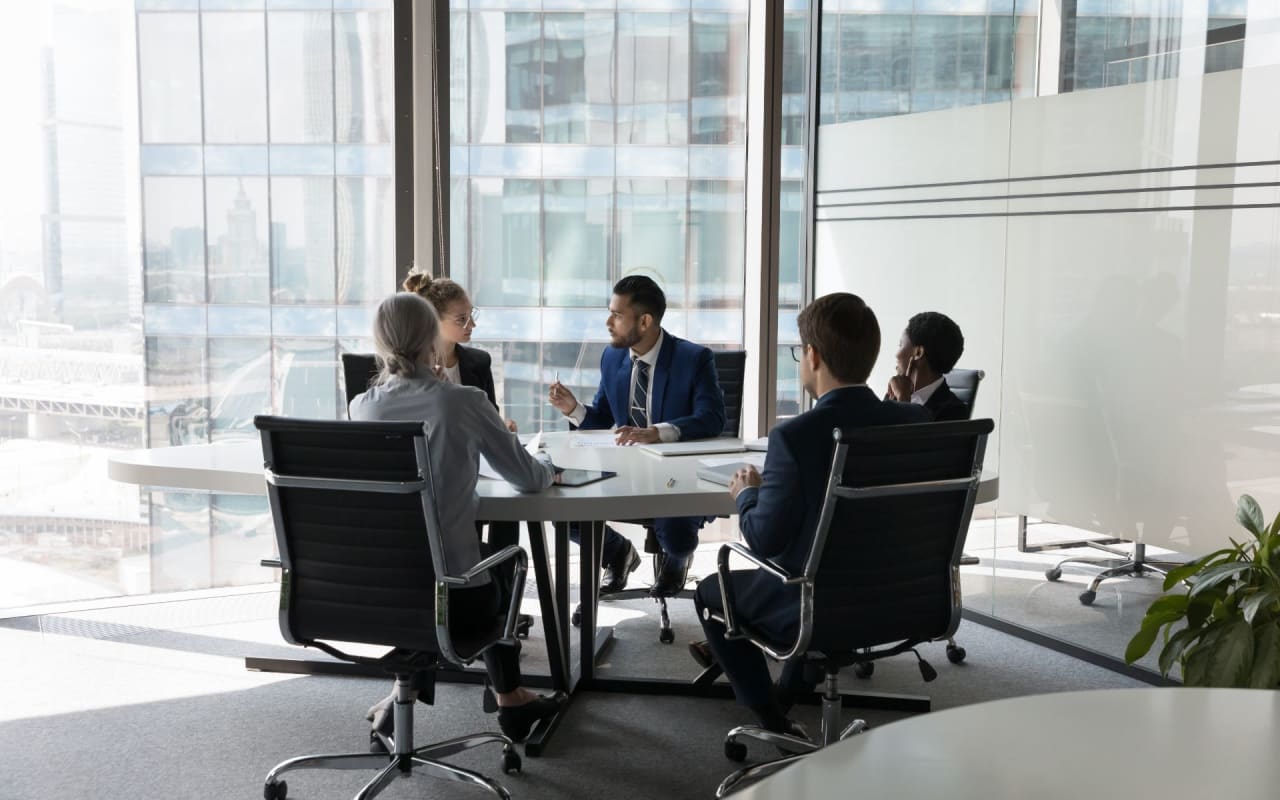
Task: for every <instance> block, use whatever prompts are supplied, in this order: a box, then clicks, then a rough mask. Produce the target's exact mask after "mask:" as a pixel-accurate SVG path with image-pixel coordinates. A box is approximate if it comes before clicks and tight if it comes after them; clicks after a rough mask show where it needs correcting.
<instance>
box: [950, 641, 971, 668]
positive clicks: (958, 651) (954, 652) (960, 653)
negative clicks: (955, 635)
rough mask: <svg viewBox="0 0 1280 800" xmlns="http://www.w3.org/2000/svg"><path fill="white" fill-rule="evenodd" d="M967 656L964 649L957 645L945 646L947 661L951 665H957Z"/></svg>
mask: <svg viewBox="0 0 1280 800" xmlns="http://www.w3.org/2000/svg"><path fill="white" fill-rule="evenodd" d="M967 655H969V654H968V653H966V652H965V649H964V648H963V647H961V646H960V645H958V644H949V645H947V660H948V661H950V662H951V663H952V664H959V663H960V662H961V661H964V657H965V656H967Z"/></svg>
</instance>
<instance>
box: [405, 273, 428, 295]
mask: <svg viewBox="0 0 1280 800" xmlns="http://www.w3.org/2000/svg"><path fill="white" fill-rule="evenodd" d="M430 285H431V276H430V275H428V274H427V273H425V272H421V271H419V270H418V268H417V267H414V268H413V269H412V270H410V271H409V275H408V277H406V278H405V279H404V283H402V284H401V286H403V287H404V290H405V291H406V292H415V293H417V294H422V293H423V292H425V291H426V290H427V287H428V286H430Z"/></svg>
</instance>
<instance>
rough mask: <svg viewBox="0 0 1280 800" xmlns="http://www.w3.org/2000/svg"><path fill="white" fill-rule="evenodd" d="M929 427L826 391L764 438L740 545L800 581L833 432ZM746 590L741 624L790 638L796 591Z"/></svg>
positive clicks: (754, 584) (896, 406) (854, 393)
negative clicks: (757, 481)
mask: <svg viewBox="0 0 1280 800" xmlns="http://www.w3.org/2000/svg"><path fill="white" fill-rule="evenodd" d="M928 421H929V414H928V412H927V411H926V410H925V409H923V408H921V407H920V406H918V405H912V404H911V403H894V402H885V401H883V400H881V399H880V398H879V397H877V396H876V394H875V392H873V391H871V390H870V389H868V388H867V387H866V386H849V387H845V388H843V389H835V390H833V391H830V392H827V393H826V394H824V395H823V396H822V399H820V400H819V401H818V402H817V404H816V405H814V407H813V408H811V409H810V410H808V411H806V412H805V413H803V414H801V415H799V416H797V417H792V418H791V419H789V420H787V421H786V422H783V423H782V424H780V425H778V426H777V427H776V428H774V429H773V431H772V432H771V433H770V434H769V450H768V453H767V454H766V455H765V460H764V474H763V477H764V483H763V485H762V486H761V487H760V488H758V489H756V488H749V489H744V490H742V491H741V492H739V493H738V500H737V505H738V524H739V527H740V528H741V529H742V538H743V539H745V540H746V542H747V545H748V546H750V547H751V550H752V551H753V552H754V553H755V554H756V555H759V556H763V557H765V558H769V559H772V560H773V561H774V562H776V563H777V564H778V565H779V566H781V567H782V568H783V569H786V570H787V571H788V572H790V573H791V574H793V575H798V574H799V573H800V572H801V571H802V570H803V569H804V559H805V557H806V556H807V555H808V553H809V546H810V544H811V543H812V542H813V536H814V533H815V532H816V531H817V529H818V516H819V515H820V514H821V512H822V503H823V500H824V498H825V497H826V491H827V473H828V472H829V471H830V469H831V454H832V450H833V448H834V446H835V443H834V442H833V441H832V439H831V431H832V429H833V428H841V429H848V428H862V427H868V426H872V425H905V424H908V423H915V422H928ZM743 583H745V585H738V586H736V587H735V589H736V598H735V600H736V601H737V605H738V607H739V609H740V610H741V611H742V612H743V616H744V618H746V619H750V620H752V621H753V622H754V623H755V624H756V626H758V628H759V629H761V630H763V631H767V632H768V634H770V635H773V636H777V637H779V639H782V638H786V636H787V635H788V631H794V629H795V624H796V620H797V619H798V616H797V614H796V607H797V606H798V605H799V603H800V590H799V587H797V586H784V585H782V584H781V583H779V582H778V581H776V580H774V579H773V578H770V577H768V576H767V575H764V574H763V573H757V574H754V575H751V577H750V578H748V579H747V580H746V581H744V582H743Z"/></svg>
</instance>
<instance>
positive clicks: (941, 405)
mask: <svg viewBox="0 0 1280 800" xmlns="http://www.w3.org/2000/svg"><path fill="white" fill-rule="evenodd" d="M924 407H925V408H927V409H928V410H929V413H930V414H932V415H933V419H934V421H935V422H956V421H959V420H967V419H968V418H969V415H970V414H972V413H973V409H971V408H969V404H968V403H966V402H965V401H963V400H961V399H960V398H959V397H956V393H955V392H953V391H951V387H950V386H948V385H947V379H946V378H943V379H942V384H941V385H940V386H938V388H937V389H934V390H933V394H931V395H929V399H928V401H926V402H925V404H924Z"/></svg>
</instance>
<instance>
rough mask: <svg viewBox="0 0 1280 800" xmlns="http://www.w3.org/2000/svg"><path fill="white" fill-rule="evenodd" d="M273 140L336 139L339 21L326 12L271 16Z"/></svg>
mask: <svg viewBox="0 0 1280 800" xmlns="http://www.w3.org/2000/svg"><path fill="white" fill-rule="evenodd" d="M267 53H268V57H269V67H270V68H269V70H268V72H267V74H268V76H269V78H270V84H271V103H270V106H269V107H268V109H267V110H268V112H269V113H270V117H271V141H273V142H291V143H304V142H331V141H333V22H332V16H331V15H330V14H328V13H324V12H314V11H304V12H287V11H279V12H270V13H268V14H267Z"/></svg>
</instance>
